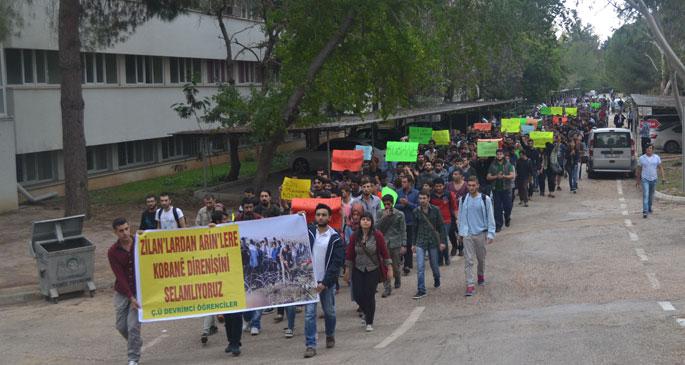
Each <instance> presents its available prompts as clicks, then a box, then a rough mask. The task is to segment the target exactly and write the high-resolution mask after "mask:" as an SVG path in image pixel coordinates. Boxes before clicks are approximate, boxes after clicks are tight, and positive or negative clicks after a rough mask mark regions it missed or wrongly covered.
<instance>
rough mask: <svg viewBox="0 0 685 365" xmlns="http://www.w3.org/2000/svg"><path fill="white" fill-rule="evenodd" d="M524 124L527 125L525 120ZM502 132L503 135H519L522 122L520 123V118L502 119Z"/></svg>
mask: <svg viewBox="0 0 685 365" xmlns="http://www.w3.org/2000/svg"><path fill="white" fill-rule="evenodd" d="M523 123H524V124H525V118H524V122H523ZM500 130H501V131H502V133H518V132H520V131H521V122H520V121H519V118H514V119H502V127H501V128H500Z"/></svg>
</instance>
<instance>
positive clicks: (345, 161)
mask: <svg viewBox="0 0 685 365" xmlns="http://www.w3.org/2000/svg"><path fill="white" fill-rule="evenodd" d="M363 163H364V151H363V150H333V156H332V157H331V170H333V171H345V170H349V171H361V170H362V164H363Z"/></svg>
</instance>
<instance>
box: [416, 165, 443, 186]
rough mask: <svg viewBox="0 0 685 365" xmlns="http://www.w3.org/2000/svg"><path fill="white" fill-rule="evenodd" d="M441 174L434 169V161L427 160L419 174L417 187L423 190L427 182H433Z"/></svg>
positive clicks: (429, 183)
mask: <svg viewBox="0 0 685 365" xmlns="http://www.w3.org/2000/svg"><path fill="white" fill-rule="evenodd" d="M439 177H440V176H439V175H438V174H436V173H435V171H433V163H432V162H431V161H426V163H424V164H423V171H421V173H420V174H419V177H418V179H417V180H416V188H417V189H419V190H421V189H423V186H424V185H425V184H428V185H431V184H433V180H435V179H437V178H439Z"/></svg>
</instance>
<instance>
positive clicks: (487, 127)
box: [473, 123, 492, 132]
mask: <svg viewBox="0 0 685 365" xmlns="http://www.w3.org/2000/svg"><path fill="white" fill-rule="evenodd" d="M473 129H474V130H476V131H483V132H489V131H491V130H492V124H490V123H474V124H473Z"/></svg>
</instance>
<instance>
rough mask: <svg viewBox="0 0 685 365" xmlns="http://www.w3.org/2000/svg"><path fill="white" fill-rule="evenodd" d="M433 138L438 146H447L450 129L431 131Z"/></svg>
mask: <svg viewBox="0 0 685 365" xmlns="http://www.w3.org/2000/svg"><path fill="white" fill-rule="evenodd" d="M433 140H434V141H435V144H436V145H438V146H440V145H442V146H447V145H449V144H450V131H449V130H447V129H443V130H441V131H433Z"/></svg>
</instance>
